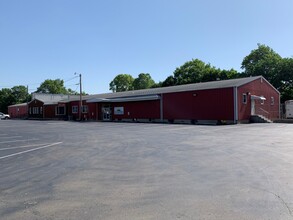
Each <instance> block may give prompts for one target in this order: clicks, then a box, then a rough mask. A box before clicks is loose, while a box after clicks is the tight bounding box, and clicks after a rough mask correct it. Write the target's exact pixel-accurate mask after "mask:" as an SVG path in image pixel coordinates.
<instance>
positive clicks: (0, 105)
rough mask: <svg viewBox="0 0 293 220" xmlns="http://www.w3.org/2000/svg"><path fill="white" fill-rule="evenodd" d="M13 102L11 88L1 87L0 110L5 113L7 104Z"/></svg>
mask: <svg viewBox="0 0 293 220" xmlns="http://www.w3.org/2000/svg"><path fill="white" fill-rule="evenodd" d="M12 104H13V96H12V92H11V89H8V88H3V89H1V90H0V111H1V112H4V113H7V110H8V108H7V107H8V106H9V105H12Z"/></svg>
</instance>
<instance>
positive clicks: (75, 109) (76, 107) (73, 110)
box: [72, 105, 78, 113]
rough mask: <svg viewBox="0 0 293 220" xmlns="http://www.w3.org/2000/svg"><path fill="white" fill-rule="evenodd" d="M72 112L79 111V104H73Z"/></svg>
mask: <svg viewBox="0 0 293 220" xmlns="http://www.w3.org/2000/svg"><path fill="white" fill-rule="evenodd" d="M72 113H78V106H77V105H74V106H72Z"/></svg>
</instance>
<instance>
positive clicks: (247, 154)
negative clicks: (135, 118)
mask: <svg viewBox="0 0 293 220" xmlns="http://www.w3.org/2000/svg"><path fill="white" fill-rule="evenodd" d="M0 130H1V132H0V167H1V169H0V219H1V220H16V219H17V220H19V219H22V220H35V219H42V220H43V219H46V220H53V219H54V220H55V219H58V220H61V219H62V220H66V219H68V220H69V219H70V220H72V219H73V220H80V219H83V220H87V219H92V220H96V219H122V220H124V219H125V220H126V219H127V220H129V219H168V220H169V219H205V220H206V219H208V220H209V219H223V220H224V219H225V220H227V219H293V138H292V137H293V136H292V134H293V125H291V124H248V125H231V126H194V125H167V124H140V123H139V124H136V123H102V122H86V123H78V122H63V121H18V120H7V121H0Z"/></svg>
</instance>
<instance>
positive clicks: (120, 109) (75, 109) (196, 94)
mask: <svg viewBox="0 0 293 220" xmlns="http://www.w3.org/2000/svg"><path fill="white" fill-rule="evenodd" d="M80 105H81V104H80V97H79V96H68V95H51V94H34V97H33V100H32V101H31V102H29V104H28V116H29V118H46V119H69V120H79V117H80V116H81V120H94V121H139V122H169V123H192V124H197V123H213V124H215V123H227V124H233V123H234V124H235V123H242V122H249V121H251V120H256V121H261V120H263V121H265V120H267V119H270V120H274V119H278V118H279V117H280V93H279V92H278V91H277V90H276V89H275V88H274V87H273V86H272V85H271V84H270V83H269V82H268V81H267V80H266V79H264V78H263V77H262V76H256V77H248V78H239V79H231V80H222V81H213V82H205V83H195V84H187V85H179V86H170V87H163V88H153V89H144V90H134V91H127V92H117V93H106V94H98V95H88V96H83V97H82V106H80ZM11 108H14V107H13V106H11ZM80 109H81V114H79V112H80ZM15 114H16V113H13V115H15Z"/></svg>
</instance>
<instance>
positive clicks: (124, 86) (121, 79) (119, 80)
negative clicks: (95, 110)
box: [109, 74, 134, 92]
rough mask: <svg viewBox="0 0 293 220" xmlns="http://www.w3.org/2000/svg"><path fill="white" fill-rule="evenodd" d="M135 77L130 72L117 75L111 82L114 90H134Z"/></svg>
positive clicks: (111, 87)
mask: <svg viewBox="0 0 293 220" xmlns="http://www.w3.org/2000/svg"><path fill="white" fill-rule="evenodd" d="M133 81H134V79H133V77H132V76H131V75H129V74H119V75H117V76H116V77H115V78H114V79H113V80H112V81H111V82H110V84H109V86H110V90H112V91H113V92H123V91H129V90H133Z"/></svg>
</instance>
